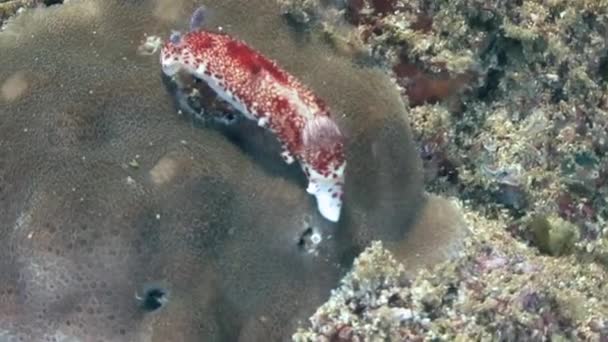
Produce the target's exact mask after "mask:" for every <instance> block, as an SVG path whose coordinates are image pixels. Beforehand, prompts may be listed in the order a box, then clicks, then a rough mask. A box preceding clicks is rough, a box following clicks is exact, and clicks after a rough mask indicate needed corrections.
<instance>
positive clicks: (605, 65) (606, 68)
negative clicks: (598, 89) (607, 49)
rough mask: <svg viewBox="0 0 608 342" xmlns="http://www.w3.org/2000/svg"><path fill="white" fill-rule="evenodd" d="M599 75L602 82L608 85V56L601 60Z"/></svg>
mask: <svg viewBox="0 0 608 342" xmlns="http://www.w3.org/2000/svg"><path fill="white" fill-rule="evenodd" d="M598 74H599V76H600V79H601V80H602V82H604V83H606V81H608V54H606V55H604V56H603V57H601V58H600V63H599V67H598Z"/></svg>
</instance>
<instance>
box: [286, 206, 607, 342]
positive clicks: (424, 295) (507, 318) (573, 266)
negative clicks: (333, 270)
mask: <svg viewBox="0 0 608 342" xmlns="http://www.w3.org/2000/svg"><path fill="white" fill-rule="evenodd" d="M467 221H468V223H469V225H470V227H472V228H471V229H472V230H473V234H472V235H470V236H469V237H468V238H466V240H465V244H466V245H467V248H466V249H464V250H463V253H462V255H460V256H458V257H456V258H454V259H452V260H450V261H448V262H444V263H441V264H439V265H436V266H434V267H431V268H424V269H421V270H419V271H418V272H416V273H413V272H407V271H406V270H405V268H404V266H403V264H401V263H399V262H397V261H396V260H395V258H394V257H393V256H392V254H391V253H390V252H388V251H387V250H386V249H384V248H382V243H380V242H374V243H373V244H372V245H371V246H370V247H369V248H368V249H366V250H365V252H363V253H362V254H361V255H360V256H359V257H358V258H357V260H356V261H355V263H354V266H353V269H352V270H351V271H350V272H349V273H348V274H347V275H346V276H345V277H344V278H343V280H342V282H341V284H340V286H339V287H338V288H336V289H335V290H334V291H333V292H332V297H331V298H330V300H328V301H327V302H326V303H325V304H323V305H322V306H321V307H320V308H319V309H318V310H317V312H316V313H315V314H314V315H313V316H312V317H311V319H310V321H311V326H310V327H309V328H307V329H303V328H301V329H299V330H298V331H297V332H296V333H295V334H294V335H293V338H292V339H293V341H342V340H347V341H372V340H389V341H400V340H408V341H423V340H434V341H479V340H504V341H521V340H526V341H546V340H548V339H550V340H565V341H571V340H583V341H598V340H602V339H605V338H606V336H607V334H608V329H607V324H608V322H607V321H606V314H607V313H608V306H607V305H606V302H605V300H603V298H605V296H606V295H607V294H608V286H606V283H605V277H606V272H605V271H604V270H601V269H600V268H599V267H598V266H597V265H589V267H582V268H581V267H579V266H578V265H577V261H576V259H574V258H572V257H570V258H562V259H555V258H550V257H549V258H548V257H544V256H538V255H535V254H534V253H533V252H532V251H531V250H530V249H527V248H526V247H524V246H520V247H515V246H514V244H513V242H514V241H513V237H512V236H510V235H509V234H508V233H506V232H505V230H504V228H502V227H501V226H500V225H497V224H495V223H493V222H489V221H486V220H484V219H483V218H481V217H479V216H478V215H475V214H467Z"/></svg>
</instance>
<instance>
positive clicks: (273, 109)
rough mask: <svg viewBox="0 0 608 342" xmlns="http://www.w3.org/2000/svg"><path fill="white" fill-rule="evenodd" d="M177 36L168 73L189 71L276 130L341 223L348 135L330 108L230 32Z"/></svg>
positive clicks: (286, 153) (195, 28) (321, 206)
mask: <svg viewBox="0 0 608 342" xmlns="http://www.w3.org/2000/svg"><path fill="white" fill-rule="evenodd" d="M201 18H202V14H201V10H197V11H195V13H194V14H193V16H192V19H191V27H190V30H189V31H188V32H186V33H184V34H182V33H179V32H174V33H173V34H172V35H171V37H170V38H169V39H168V40H167V41H166V42H165V44H164V45H163V47H162V49H161V52H160V60H161V64H162V70H163V72H164V73H165V74H166V75H167V76H169V77H173V76H176V74H177V73H178V72H184V71H185V72H186V73H188V74H190V75H192V76H193V77H195V78H197V79H200V80H202V81H203V82H205V83H206V84H207V85H208V86H209V87H210V88H211V89H212V90H213V91H214V92H215V93H216V94H217V95H218V96H219V97H220V98H221V99H222V100H224V101H226V102H228V103H229V104H230V105H232V106H233V107H234V108H236V109H237V110H238V111H239V112H240V113H242V114H243V115H244V116H245V117H246V118H248V119H250V120H255V121H257V123H258V125H259V126H261V127H263V128H265V129H268V130H270V132H272V133H273V134H274V135H275V136H276V137H277V139H278V140H279V142H280V144H281V146H282V153H281V156H282V157H283V159H284V160H285V162H286V163H288V164H291V163H293V162H294V160H297V161H298V162H299V163H300V166H301V168H302V170H303V171H304V173H305V174H306V177H307V178H308V188H307V189H306V191H307V192H308V193H309V194H311V195H314V196H315V197H316V200H317V207H318V210H319V212H320V213H321V215H323V216H324V217H325V218H326V219H328V220H330V221H333V222H337V221H338V220H339V218H340V211H341V208H342V198H343V187H344V170H345V167H346V158H345V152H344V137H343V135H342V133H341V132H340V129H339V128H338V126H337V125H336V123H335V122H334V121H333V120H332V119H331V118H330V111H329V108H328V106H327V104H326V103H325V102H324V101H323V100H322V99H320V98H319V97H318V96H316V95H315V94H314V93H313V92H312V91H311V90H310V89H309V88H308V87H306V86H305V85H304V84H302V83H301V82H299V81H298V80H297V79H296V78H295V77H294V76H292V75H291V74H289V73H288V72H287V71H285V70H283V69H282V68H281V67H280V66H278V64H277V63H276V62H275V61H273V60H271V59H269V58H267V57H265V56H264V55H262V54H261V53H260V52H258V51H256V50H254V49H253V48H251V47H249V46H248V45H247V44H245V43H244V42H242V41H240V40H237V39H235V38H233V37H231V36H230V35H228V34H226V33H221V32H211V31H209V30H205V29H202V28H200V27H199V26H200V25H199V24H198V23H199V22H200V21H201Z"/></svg>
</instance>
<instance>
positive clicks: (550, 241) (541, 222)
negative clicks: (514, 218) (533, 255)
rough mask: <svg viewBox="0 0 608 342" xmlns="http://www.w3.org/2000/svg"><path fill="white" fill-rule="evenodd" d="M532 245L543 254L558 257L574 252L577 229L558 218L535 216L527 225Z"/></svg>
mask: <svg viewBox="0 0 608 342" xmlns="http://www.w3.org/2000/svg"><path fill="white" fill-rule="evenodd" d="M528 228H529V229H530V230H531V231H532V234H533V237H534V243H535V245H536V246H537V247H538V249H539V250H540V251H541V252H542V253H545V254H550V255H553V256H559V255H564V254H569V253H572V252H573V251H574V244H575V243H576V241H577V240H578V228H577V227H576V226H575V225H574V224H572V223H570V222H568V221H565V220H563V219H561V218H559V217H554V216H549V217H543V216H537V217H534V218H533V219H532V220H531V221H530V223H529V224H528Z"/></svg>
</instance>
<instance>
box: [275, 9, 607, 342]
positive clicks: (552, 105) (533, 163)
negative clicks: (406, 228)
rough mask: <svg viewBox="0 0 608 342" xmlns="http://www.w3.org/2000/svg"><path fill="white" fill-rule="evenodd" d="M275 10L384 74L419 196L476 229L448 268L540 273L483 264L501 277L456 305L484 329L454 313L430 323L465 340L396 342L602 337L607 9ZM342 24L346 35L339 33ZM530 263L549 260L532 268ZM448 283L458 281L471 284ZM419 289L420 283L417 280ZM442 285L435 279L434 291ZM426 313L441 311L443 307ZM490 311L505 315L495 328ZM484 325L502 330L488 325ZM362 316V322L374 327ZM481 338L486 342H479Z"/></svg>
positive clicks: (485, 279) (483, 278) (483, 282)
mask: <svg viewBox="0 0 608 342" xmlns="http://www.w3.org/2000/svg"><path fill="white" fill-rule="evenodd" d="M281 2H282V3H283V9H284V12H285V14H286V15H287V16H288V17H290V19H291V20H292V21H294V22H295V23H297V25H299V26H304V27H305V28H306V29H305V30H308V31H309V32H311V31H313V30H312V29H311V28H313V27H315V28H320V29H321V30H323V31H324V32H325V35H326V36H327V37H328V39H329V40H330V41H332V42H333V43H334V45H335V46H336V47H344V46H348V47H350V50H349V49H346V50H345V49H342V50H343V51H350V52H351V56H352V58H354V59H359V60H360V59H361V55H366V56H367V58H369V59H372V60H373V63H377V64H381V65H384V66H385V67H386V69H387V72H389V73H391V74H392V75H393V77H394V79H395V81H396V83H397V84H398V85H399V86H400V87H401V90H402V94H403V97H404V101H406V102H407V104H408V106H409V107H410V110H409V112H408V118H409V120H410V122H411V124H412V133H413V135H414V139H415V141H416V144H417V145H418V149H419V154H420V156H421V157H422V158H423V163H424V171H425V172H424V173H425V183H426V188H427V189H428V190H429V191H431V192H434V193H437V194H441V195H443V196H455V197H458V198H459V199H460V201H461V202H462V203H463V207H464V208H465V211H467V212H469V216H470V215H472V214H471V212H474V213H475V215H483V216H485V217H486V218H487V219H489V220H475V221H473V222H469V226H471V227H472V228H474V231H475V234H479V235H482V236H484V237H485V241H483V242H478V243H477V247H476V248H472V249H471V251H469V250H468V249H467V253H465V254H464V255H463V256H461V258H457V259H456V260H454V261H453V262H452V263H450V264H449V265H452V266H454V265H463V264H467V263H470V262H471V260H476V259H478V258H484V253H488V252H487V251H488V249H491V250H493V251H494V250H501V251H500V252H498V253H499V254H500V255H503V256H504V255H510V254H512V253H513V252H514V251H518V250H520V249H522V250H527V252H526V253H523V254H519V255H518V258H521V260H525V261H521V260H520V262H525V263H529V262H531V260H535V262H536V263H538V264H539V265H540V267H542V268H543V272H542V273H541V275H539V276H538V277H537V278H536V279H535V280H533V281H530V279H529V277H528V276H525V277H523V278H522V277H519V276H516V275H513V274H511V273H512V272H513V269H510V268H508V267H507V268H506V269H505V268H504V267H503V266H502V265H508V264H510V263H511V261H510V258H508V257H507V258H505V257H503V256H500V257H496V258H494V257H493V258H491V259H492V260H495V261H492V262H490V263H491V264H494V263H497V264H500V265H501V266H500V267H498V268H499V269H501V270H504V272H503V271H501V272H498V273H496V272H493V273H491V274H487V273H483V274H482V275H479V274H473V275H474V276H476V277H477V279H478V281H479V283H478V284H475V287H476V288H477V289H478V291H469V292H466V295H462V296H463V297H462V301H463V302H468V303H476V302H477V301H479V300H480V298H481V299H483V300H488V301H489V300H492V301H494V304H492V305H489V304H484V306H483V307H486V306H485V305H489V306H490V308H491V310H489V312H488V311H484V315H485V316H484V317H479V316H478V315H476V314H475V315H474V316H475V319H474V321H475V322H476V324H475V325H470V321H466V322H462V321H461V319H460V318H459V317H458V315H453V316H451V317H450V318H448V319H447V321H444V323H442V324H447V328H446V327H445V326H442V327H441V329H447V330H446V331H448V332H449V329H457V328H462V329H465V327H466V329H467V330H468V331H467V333H466V335H464V336H457V335H453V334H451V333H446V334H444V335H441V334H439V335H438V334H436V331H435V332H433V331H432V329H431V330H424V331H418V332H417V333H415V334H414V335H411V336H410V335H408V336H410V337H412V338H414V339H415V338H421V337H429V336H436V337H438V338H440V339H441V338H442V337H443V338H445V339H448V340H451V339H455V338H461V339H464V340H469V339H473V340H477V339H484V338H501V339H505V340H522V339H531V340H542V339H546V338H551V339H557V340H559V339H560V338H561V339H567V340H576V339H579V340H593V341H595V340H604V339H606V336H607V332H606V328H605V327H606V323H605V322H603V318H602V317H606V315H607V311H606V303H605V300H604V299H603V298H605V291H606V290H605V286H604V285H602V283H603V282H602V279H605V274H606V270H605V267H606V265H608V263H607V260H608V258H607V257H606V255H608V253H607V252H606V246H608V243H607V242H606V241H608V239H607V237H606V236H607V235H606V234H607V230H606V227H605V226H606V220H607V219H608V212H607V211H606V198H607V197H606V189H608V188H607V187H606V186H605V185H606V180H607V179H608V178H606V175H607V174H608V173H607V171H606V170H607V169H606V167H607V165H606V162H605V159H606V158H605V154H606V148H605V146H606V128H607V127H608V125H607V115H606V108H605V107H606V101H605V100H606V95H605V94H606V89H607V88H606V86H607V84H608V83H607V82H606V69H607V68H606V65H608V63H607V62H606V61H607V60H608V59H607V58H606V39H605V33H606V27H608V3H607V2H606V1H594V0H591V1H577V2H572V1H560V0H557V1H534V0H524V1H497V2H488V1H483V0H479V1H477V0H473V1H469V0H463V1H435V2H428V1H401V0H345V1H330V2H328V1H315V0H285V1H281ZM344 23H349V24H352V25H353V26H354V30H350V31H345V30H344V29H343V27H344ZM345 32H346V33H345ZM480 225H481V226H480ZM479 246H485V249H484V248H480V247H479ZM498 246H500V248H497V247H498ZM484 251H485V252H484ZM535 252H537V253H540V254H543V255H550V256H547V257H538V256H535V255H534V253H535ZM492 253H495V252H492ZM524 254H525V256H524ZM406 264H407V262H406ZM449 265H446V267H444V268H441V270H444V271H445V270H447V269H449ZM600 265H601V266H600ZM467 267H469V266H467ZM444 271H439V272H444ZM545 272H546V273H545ZM448 274H452V275H454V276H455V277H456V278H457V279H459V280H458V281H463V279H461V278H462V277H469V276H471V273H469V272H464V273H462V272H459V273H454V272H448ZM494 275H496V277H495V276H494ZM421 279H428V274H427V275H422V276H421ZM505 279H507V280H508V281H509V283H508V285H505V284H504V281H505ZM538 279H541V280H540V281H536V280H538ZM572 279H575V280H572ZM451 282H452V280H449V279H448V278H447V277H446V278H445V279H444V280H442V281H441V286H447V284H448V283H451ZM525 284H528V285H529V288H528V287H527V286H526V289H527V290H529V291H531V292H533V293H534V295H532V296H527V295H525V296H523V297H525V298H527V303H534V304H533V305H531V306H532V307H534V309H529V310H527V312H526V313H523V312H521V310H520V308H519V307H518V305H519V304H520V301H518V300H515V299H514V296H515V295H519V294H522V293H521V292H520V291H515V294H514V293H511V292H509V291H511V289H513V288H515V289H517V288H518V287H522V286H523V285H525ZM547 284H552V285H547ZM547 287H549V288H547ZM485 289H492V290H491V291H489V292H487V291H485ZM568 291H572V293H577V295H576V296H575V297H576V298H577V299H575V300H572V299H571V298H570V297H569V295H568ZM462 293H463V292H462V291H459V294H462ZM522 295H523V294H522ZM582 303H584V304H582ZM475 305H477V304H475ZM587 306H589V307H593V308H594V309H593V310H588V309H587ZM583 307H584V308H583ZM474 308H476V309H478V308H479V307H478V306H474ZM439 310H453V307H452V303H451V302H447V303H445V307H444V306H442V305H440V306H439ZM586 310H587V311H586ZM361 312H362V313H361V314H360V315H363V316H365V315H366V314H367V313H368V311H366V310H362V311H361ZM504 312H508V313H510V316H508V317H507V318H504V316H501V315H503V314H504ZM458 313H461V314H466V315H465V317H469V316H470V315H469V313H466V312H464V311H462V310H460V311H458ZM497 314H499V317H503V321H504V322H505V324H506V325H505V326H502V327H497V326H495V325H492V321H491V319H492V318H496V317H497V316H495V315H497ZM370 315H371V317H370V320H373V319H380V320H381V321H382V319H383V318H381V317H378V316H374V314H373V313H370ZM517 315H521V317H526V319H525V320H524V321H522V320H519V318H517ZM530 315H532V317H533V318H532V319H530V317H529V316H530ZM573 317H576V318H573ZM539 320H542V324H541V323H540V321H539ZM433 321H434V319H431V325H432V322H433ZM439 321H441V320H439ZM480 322H481V323H480ZM497 328H498V329H497ZM492 329H496V330H495V331H497V332H499V333H500V335H497V334H494V335H491V334H489V332H490V331H492ZM347 330H348V329H347ZM397 331H399V330H397ZM358 332H359V333H366V332H365V331H363V330H359V331H358ZM316 333H319V331H317V332H316ZM364 336H368V337H369V335H364ZM338 340H340V339H339V338H338Z"/></svg>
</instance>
